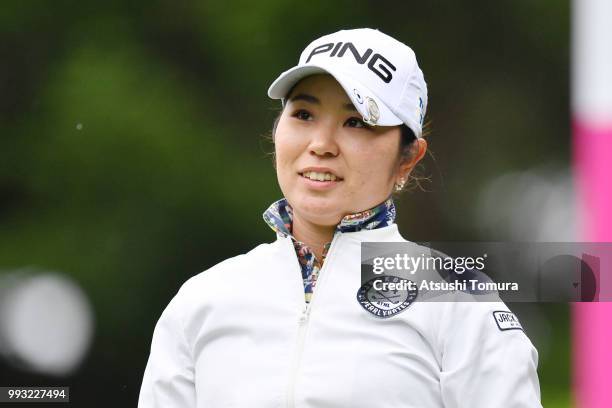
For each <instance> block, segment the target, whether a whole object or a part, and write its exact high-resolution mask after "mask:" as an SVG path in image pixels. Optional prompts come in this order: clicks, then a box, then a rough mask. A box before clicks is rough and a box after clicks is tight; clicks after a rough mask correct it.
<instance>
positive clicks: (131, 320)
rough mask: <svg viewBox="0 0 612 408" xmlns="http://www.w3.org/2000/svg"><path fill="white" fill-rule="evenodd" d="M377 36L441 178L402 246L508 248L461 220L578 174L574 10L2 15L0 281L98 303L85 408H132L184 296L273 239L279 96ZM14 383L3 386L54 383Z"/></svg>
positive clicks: (155, 7) (290, 8) (36, 10)
mask: <svg viewBox="0 0 612 408" xmlns="http://www.w3.org/2000/svg"><path fill="white" fill-rule="evenodd" d="M543 22H545V24H544V23H543ZM362 26H369V27H374V28H380V29H381V30H383V31H385V32H387V33H388V34H391V35H393V36H395V37H397V38H399V39H401V40H403V41H404V42H406V43H408V44H409V45H411V46H412V47H413V48H414V49H415V51H416V53H417V56H418V58H419V61H420V64H421V66H422V68H423V71H424V72H425V76H426V79H427V81H428V84H429V94H430V104H429V113H428V120H429V123H430V129H431V134H430V136H429V144H430V147H431V149H432V150H433V152H434V154H435V160H433V159H431V158H430V159H428V160H426V163H425V164H424V167H425V171H424V174H430V175H431V182H430V183H429V185H428V186H427V188H428V190H429V192H415V193H412V194H410V195H407V196H405V197H403V198H402V199H400V200H399V201H398V217H399V218H398V223H399V224H400V228H401V229H402V231H403V233H404V236H406V237H407V238H408V239H412V240H415V241H417V240H431V239H435V240H438V241H440V240H445V239H452V238H456V237H462V239H466V240H469V239H474V240H477V239H503V238H504V237H503V236H499V237H482V236H480V235H479V232H478V228H476V226H474V225H470V223H466V222H458V221H457V220H461V219H464V218H466V214H467V213H468V211H469V210H470V204H471V200H472V199H473V197H474V196H475V195H476V194H477V192H478V190H479V188H480V186H481V185H482V184H483V183H484V182H486V181H487V180H489V179H490V178H491V177H493V176H496V175H499V174H501V173H503V172H505V171H510V170H517V169H522V168H527V167H530V166H534V165H537V164H539V163H541V162H546V163H557V164H560V165H562V166H566V165H568V162H569V140H570V134H569V127H568V123H569V114H568V105H569V101H568V67H569V63H568V61H569V56H568V43H569V41H568V37H569V4H568V3H567V2H558V1H553V0H547V1H538V2H532V1H527V0H520V1H509V0H504V1H499V2H488V1H484V0H477V1H472V2H469V3H466V2H454V1H430V2H419V3H416V2H400V1H391V2H374V1H366V0H358V1H336V2H317V1H313V2H307V3H297V2H285V1H280V0H266V1H259V2H249V1H244V0H243V1H229V2H208V1H203V2H196V1H184V2H169V1H156V2H144V1H125V2H119V1H114V2H113V1H111V2H98V3H95V2H75V1H57V2H43V1H25V2H21V1H8V2H4V3H3V6H2V8H1V9H0V49H1V50H2V56H3V57H2V59H1V62H0V92H1V99H0V165H1V167H0V169H1V171H0V225H1V230H0V269H2V270H10V269H11V268H19V267H22V266H27V265H34V266H38V267H41V268H45V269H51V270H58V271H62V272H64V273H66V274H67V275H69V276H71V277H72V278H73V279H74V280H75V281H76V282H78V283H79V284H80V285H81V286H82V287H83V288H84V289H85V291H86V292H87V293H88V294H89V295H90V298H91V301H92V302H93V305H94V309H95V311H96V339H95V343H94V346H93V349H92V351H91V353H90V355H89V357H88V359H87V361H86V362H85V363H84V364H83V366H82V367H81V369H80V370H79V371H78V372H77V373H75V374H74V375H73V376H72V377H71V378H69V379H67V380H66V382H67V383H68V384H70V385H71V386H72V387H73V393H74V396H75V398H76V400H78V399H79V397H80V398H81V400H85V398H87V396H88V395H89V394H91V393H99V392H100V390H102V389H103V390H104V393H103V395H100V394H97V396H98V397H99V398H96V401H97V402H91V403H88V404H87V406H90V407H93V406H107V405H109V404H113V405H125V406H128V405H129V406H134V405H135V401H136V397H137V394H138V389H139V385H140V381H141V375H142V372H143V370H144V365H145V362H146V358H147V355H148V348H149V344H150V339H151V334H152V329H153V325H154V323H155V321H156V320H157V318H158V317H159V314H160V313H161V310H162V309H163V307H164V306H165V305H166V304H167V302H168V301H169V299H170V298H171V296H172V295H173V294H174V293H175V292H176V290H177V289H178V287H179V286H180V284H181V283H182V282H184V281H185V280H186V279H187V278H188V277H190V276H192V275H194V274H196V273H198V272H199V271H202V270H204V269H206V268H208V267H210V266H211V265H213V264H214V263H216V262H218V261H220V260H222V259H224V258H227V257H229V256H233V255H236V254H238V253H240V252H244V251H246V250H248V249H250V248H251V247H253V246H254V245H256V244H257V243H259V242H262V241H271V240H273V239H274V235H273V233H272V232H271V231H270V230H269V229H268V227H267V226H266V225H265V224H264V223H263V222H262V220H261V213H262V212H263V210H265V208H266V207H267V206H268V205H269V204H270V203H271V202H272V201H274V200H276V199H278V198H280V197H281V193H280V190H279V188H278V186H277V184H276V176H275V172H274V169H273V167H272V163H271V159H270V157H269V154H268V153H269V152H270V151H271V150H272V147H271V146H270V144H269V143H268V142H267V141H266V140H265V139H264V138H263V137H262V135H265V134H267V133H268V132H269V129H270V127H271V124H272V120H273V118H274V116H275V114H276V112H277V110H278V108H279V106H278V103H277V102H276V101H270V100H268V98H267V96H266V89H267V86H268V85H269V83H270V82H271V81H272V80H273V79H274V78H275V77H276V76H277V75H278V74H279V73H280V72H281V71H282V70H285V69H287V68H289V67H291V66H292V65H293V64H294V63H295V62H296V61H297V58H298V56H299V52H300V51H301V49H302V48H303V47H304V45H305V44H306V43H308V42H309V41H311V40H312V39H314V38H316V37H317V36H319V35H322V34H325V33H328V32H332V31H336V30H338V29H341V28H353V27H362ZM417 213H418V214H419V216H418V217H415V216H414V214H417ZM526 240H528V237H526ZM542 310H543V314H544V315H545V316H546V318H547V320H548V321H550V322H551V327H552V328H553V329H552V332H553V333H554V335H552V337H551V338H552V339H553V340H552V342H551V343H550V346H547V347H548V348H549V350H548V352H547V354H546V357H545V358H544V359H541V360H540V379H541V384H542V394H543V403H544V406H547V407H567V406H569V400H570V395H569V355H570V354H569V353H570V350H569V339H568V336H569V335H568V309H567V307H564V306H549V307H544V306H543V307H542ZM534 343H536V345H538V344H537V339H534ZM11 370H12V369H10V368H8V367H6V368H3V369H2V374H0V379H2V380H3V381H2V382H7V379H8V378H10V379H12V381H13V382H12V383H14V380H15V378H18V379H20V381H22V382H23V383H24V384H27V383H28V382H29V383H32V382H36V381H38V382H39V383H40V382H44V381H45V378H41V377H36V376H32V375H31V374H27V373H22V372H15V371H11ZM96 403H97V404H98V405H95V404H96Z"/></svg>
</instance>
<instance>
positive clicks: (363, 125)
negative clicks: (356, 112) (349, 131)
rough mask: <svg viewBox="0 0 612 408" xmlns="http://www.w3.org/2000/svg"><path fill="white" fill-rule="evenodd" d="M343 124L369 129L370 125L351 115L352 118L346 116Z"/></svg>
mask: <svg viewBox="0 0 612 408" xmlns="http://www.w3.org/2000/svg"><path fill="white" fill-rule="evenodd" d="M345 124H346V125H347V126H348V127H354V128H364V129H371V128H372V126H370V125H368V124H366V123H365V122H364V121H363V120H361V119H359V118H358V117H355V116H353V117H352V118H348V119H347V120H346V122H345Z"/></svg>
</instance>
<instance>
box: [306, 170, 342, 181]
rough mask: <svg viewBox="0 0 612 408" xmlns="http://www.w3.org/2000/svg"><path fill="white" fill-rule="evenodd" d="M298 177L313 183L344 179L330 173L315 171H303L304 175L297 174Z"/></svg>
mask: <svg viewBox="0 0 612 408" xmlns="http://www.w3.org/2000/svg"><path fill="white" fill-rule="evenodd" d="M298 174H299V175H300V176H302V177H304V178H307V179H309V180H313V181H342V180H344V179H342V178H340V177H336V175H335V174H332V173H319V172H316V171H305V172H304V173H298Z"/></svg>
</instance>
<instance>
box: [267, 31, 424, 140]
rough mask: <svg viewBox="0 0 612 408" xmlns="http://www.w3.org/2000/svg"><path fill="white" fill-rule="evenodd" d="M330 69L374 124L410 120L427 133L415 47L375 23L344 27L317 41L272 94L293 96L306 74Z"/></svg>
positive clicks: (279, 80)
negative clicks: (397, 38) (351, 27)
mask: <svg viewBox="0 0 612 408" xmlns="http://www.w3.org/2000/svg"><path fill="white" fill-rule="evenodd" d="M319 73H328V74H330V75H332V76H333V77H334V78H335V79H336V81H338V83H339V84H340V85H341V86H342V88H344V91H345V92H346V94H347V95H348V97H349V98H350V99H351V101H352V102H353V105H355V108H356V109H357V110H358V111H359V113H360V114H361V116H362V117H363V120H364V121H365V122H366V123H368V124H370V125H379V126H395V125H401V124H402V123H405V124H406V125H407V126H408V127H409V128H410V129H412V131H413V132H414V134H415V135H416V137H422V134H423V119H424V118H425V111H426V109H427V84H426V83H425V79H424V78H423V72H422V71H421V69H420V68H419V65H418V64H417V60H416V56H415V54H414V51H412V49H411V48H410V47H408V46H407V45H406V44H404V43H402V42H399V41H397V40H396V39H394V38H392V37H390V36H388V35H386V34H384V33H383V32H381V31H379V30H374V29H371V28H358V29H352V30H341V31H337V32H335V33H333V34H328V35H325V36H323V37H320V38H318V39H316V40H314V41H313V42H311V43H310V44H309V45H308V46H307V47H306V49H304V51H302V54H301V55H300V60H299V62H298V65H297V66H295V67H293V68H291V69H289V70H287V71H285V72H283V73H282V74H280V76H279V77H278V78H277V79H276V80H275V81H274V82H273V83H272V85H270V88H269V89H268V96H269V97H270V98H272V99H282V100H283V103H284V102H285V101H284V98H286V97H287V94H288V92H289V91H290V90H291V88H293V86H294V85H295V84H297V82H298V81H299V80H301V79H302V78H304V77H306V76H309V75H313V74H319Z"/></svg>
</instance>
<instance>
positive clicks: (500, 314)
mask: <svg viewBox="0 0 612 408" xmlns="http://www.w3.org/2000/svg"><path fill="white" fill-rule="evenodd" d="M493 318H494V319H495V323H497V327H498V328H499V330H502V331H504V330H523V326H521V323H520V322H519V320H518V318H517V317H516V315H515V314H514V313H510V312H506V311H496V312H493Z"/></svg>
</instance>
